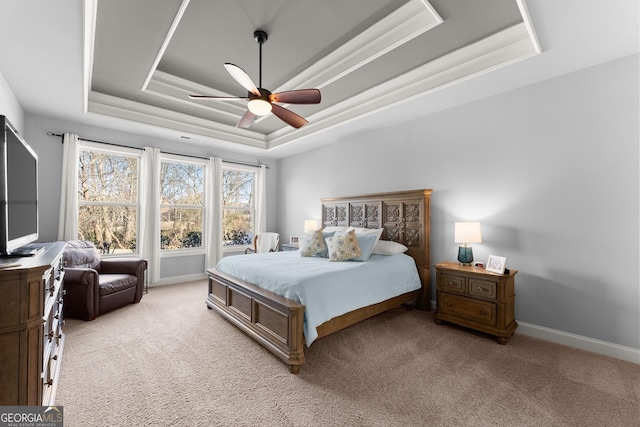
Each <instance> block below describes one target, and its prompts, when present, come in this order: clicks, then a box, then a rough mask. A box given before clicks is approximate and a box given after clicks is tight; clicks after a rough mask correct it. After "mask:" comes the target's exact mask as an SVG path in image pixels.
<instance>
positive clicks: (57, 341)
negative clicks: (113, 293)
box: [0, 242, 66, 424]
mask: <svg viewBox="0 0 640 427" xmlns="http://www.w3.org/2000/svg"><path fill="white" fill-rule="evenodd" d="M34 246H35V245H34ZM65 246H66V244H65V243H64V242H56V243H43V244H42V247H43V251H42V253H41V254H40V255H38V256H31V257H28V258H20V259H16V262H17V263H18V264H19V266H18V267H13V268H6V269H3V270H0V295H2V298H0V343H2V345H0V360H1V361H2V363H0V378H1V379H2V381H0V405H5V406H51V405H54V404H55V398H56V388H57V385H58V378H59V374H60V363H61V360H62V351H63V349H64V341H65V334H64V332H63V330H62V325H63V323H64V317H63V304H64V300H63V298H62V297H63V295H64V290H63V280H64V268H63V266H62V254H63V251H64V248H65ZM17 424H19V423H17Z"/></svg>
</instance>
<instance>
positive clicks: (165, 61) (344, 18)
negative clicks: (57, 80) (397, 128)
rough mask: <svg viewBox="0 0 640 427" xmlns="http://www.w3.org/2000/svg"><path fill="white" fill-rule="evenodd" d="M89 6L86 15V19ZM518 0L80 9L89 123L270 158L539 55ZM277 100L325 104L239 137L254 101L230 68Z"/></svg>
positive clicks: (150, 3)
mask: <svg viewBox="0 0 640 427" xmlns="http://www.w3.org/2000/svg"><path fill="white" fill-rule="evenodd" d="M87 6H88V7H87ZM526 15H527V14H526V10H524V7H523V6H522V4H521V3H520V2H517V1H516V0H513V1H505V0H483V1H474V2H470V1H468V0H431V1H426V0H408V1H407V0H349V1H344V0H329V1H321V2H319V1H317V0H272V1H264V0H240V1H211V0H173V1H172V0H164V1H163V2H162V7H159V6H158V2H157V0H136V1H127V0H118V1H116V0H110V1H99V2H96V3H93V2H87V3H85V14H84V20H85V26H84V28H85V35H84V36H85V48H86V49H87V54H86V58H85V79H86V99H85V108H86V111H87V112H90V113H95V114H100V115H106V116H112V117H118V118H121V119H126V120H131V121H135V122H140V123H145V124H150V125H154V126H160V127H163V128H168V129H173V130H175V131H178V132H181V133H184V135H185V138H190V135H192V136H194V138H199V137H206V138H214V139H218V140H223V141H228V142H233V143H236V144H241V145H244V146H247V147H254V148H259V149H264V150H267V151H269V150H273V149H276V148H277V147H279V146H282V145H284V144H293V143H295V142H296V141H297V140H298V139H300V138H301V137H303V136H305V135H310V134H313V133H317V132H320V131H322V130H323V129H327V128H330V127H334V126H337V125H339V124H341V123H343V122H347V121H350V120H352V119H354V118H357V117H360V116H363V115H366V114H369V113H371V112H374V111H379V110H381V109H385V108H387V107H389V106H391V105H394V104H398V103H401V102H404V101H406V100H409V99H413V98H415V97H418V96H424V95H425V94H428V93H430V92H432V91H435V90H437V89H439V88H442V87H446V86H449V85H451V84H454V83H456V82H460V81H464V80H466V79H468V78H471V77H474V76H477V75H480V74H483V73H486V72H488V71H491V70H493V69H496V68H498V67H502V66H504V65H508V64H511V63H513V62H516V61H519V60H522V59H524V58H528V57H530V56H533V55H536V54H538V53H539V52H540V50H539V47H538V44H537V41H536V40H535V36H534V35H533V31H532V29H531V27H530V25H529V22H528V17H527V16H526ZM257 29H261V30H264V31H266V32H267V33H268V34H269V38H268V40H267V42H266V43H265V44H264V45H263V48H262V55H263V56H262V58H263V70H262V86H263V87H265V88H267V89H269V90H270V91H271V92H278V91H283V90H294V89H305V88H318V89H320V91H321V92H322V102H321V103H320V104H318V105H291V106H286V105H285V107H287V108H289V109H291V110H292V111H294V112H295V113H297V114H299V115H301V116H303V117H305V118H306V119H307V120H309V122H310V123H309V124H308V125H306V126H304V127H302V128H300V129H294V128H292V127H289V126H287V125H286V124H285V123H283V122H282V121H280V120H279V119H278V118H276V117H275V116H273V115H272V114H270V115H268V116H264V117H262V118H259V119H258V120H256V122H255V123H254V124H253V125H252V126H251V127H250V128H248V129H240V128H236V127H235V125H236V123H237V122H238V121H239V119H240V117H242V115H243V114H244V112H245V111H246V101H242V100H240V101H224V102H223V101H200V100H198V101H195V100H190V99H189V98H188V95H189V94H202V95H217V96H246V90H245V89H243V88H242V87H241V86H240V85H239V84H238V83H237V82H236V81H235V80H234V79H233V78H232V77H231V76H230V75H229V74H228V73H227V71H226V70H225V68H224V66H223V64H224V63H225V62H231V63H234V64H236V65H238V66H240V67H241V68H242V69H244V70H245V71H246V72H247V74H248V75H249V76H250V77H251V78H252V79H253V81H254V82H255V83H256V85H258V83H259V82H258V74H259V69H258V68H259V61H258V58H259V47H258V43H257V42H256V41H255V40H254V38H253V32H254V30H257Z"/></svg>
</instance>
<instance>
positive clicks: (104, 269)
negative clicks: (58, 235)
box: [62, 240, 147, 320]
mask: <svg viewBox="0 0 640 427" xmlns="http://www.w3.org/2000/svg"><path fill="white" fill-rule="evenodd" d="M62 261H63V265H64V266H65V267H64V268H65V270H64V290H65V291H66V294H65V295H64V315H65V317H70V318H77V319H83V320H93V319H95V318H96V317H97V316H98V315H101V314H104V313H107V312H109V311H111V310H115V309H116V308H120V307H122V306H125V305H128V304H135V303H138V302H140V300H141V299H142V294H143V292H144V286H145V284H144V280H145V277H144V275H145V271H146V270H147V261H146V260H143V259H135V258H119V259H116V258H107V259H100V253H99V251H98V249H96V247H95V246H94V244H93V243H92V242H89V241H84V240H73V241H68V242H67V248H66V249H65V251H64V253H63V256H62Z"/></svg>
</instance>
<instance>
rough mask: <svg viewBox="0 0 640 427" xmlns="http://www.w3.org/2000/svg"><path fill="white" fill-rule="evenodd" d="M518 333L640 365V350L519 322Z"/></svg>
mask: <svg viewBox="0 0 640 427" xmlns="http://www.w3.org/2000/svg"><path fill="white" fill-rule="evenodd" d="M516 333H520V334H522V335H527V336H530V337H534V338H540V339H543V340H546V341H551V342H555V343H557V344H563V345H566V346H569V347H574V348H579V349H581V350H586V351H590V352H592V353H597V354H601V355H603V356H609V357H614V358H616V359H621V360H625V361H627V362H632V363H637V364H639V365H640V349H637V348H632V347H625V346H622V345H618V344H613V343H610V342H606V341H600V340H596V339H593V338H589V337H584V336H581V335H575V334H571V333H568V332H563V331H558V330H556V329H550V328H545V327H544V326H537V325H532V324H530V323H526V322H521V321H519V320H518V329H517V330H516Z"/></svg>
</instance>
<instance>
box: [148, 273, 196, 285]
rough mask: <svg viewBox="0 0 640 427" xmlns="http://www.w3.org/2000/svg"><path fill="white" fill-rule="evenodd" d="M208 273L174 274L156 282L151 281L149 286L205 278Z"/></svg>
mask: <svg viewBox="0 0 640 427" xmlns="http://www.w3.org/2000/svg"><path fill="white" fill-rule="evenodd" d="M206 278H207V275H206V274H205V273H196V274H188V275H185V276H174V277H166V278H164V279H160V280H158V281H157V282H155V283H149V287H150V288H153V287H155V286H164V285H173V284H174V283H183V282H194V281H196V280H205V279H206Z"/></svg>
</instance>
